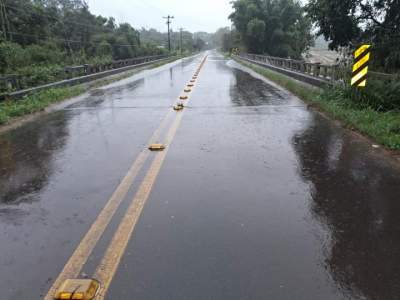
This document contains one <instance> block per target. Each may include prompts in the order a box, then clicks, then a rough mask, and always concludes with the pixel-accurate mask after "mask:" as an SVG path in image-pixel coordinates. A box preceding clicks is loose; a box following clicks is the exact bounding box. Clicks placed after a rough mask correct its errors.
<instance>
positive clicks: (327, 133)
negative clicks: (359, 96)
mask: <svg viewBox="0 0 400 300" xmlns="http://www.w3.org/2000/svg"><path fill="white" fill-rule="evenodd" d="M313 118H314V119H313V122H311V123H310V126H309V127H308V128H307V129H305V130H304V131H302V132H300V133H298V134H297V135H295V136H294V137H293V139H292V144H293V148H294V150H295V153H296V155H297V157H298V162H299V174H300V176H301V177H302V178H303V180H304V181H306V182H308V183H309V184H310V187H311V196H312V201H311V202H310V210H311V214H312V216H313V218H314V219H315V220H316V221H317V222H318V223H320V224H321V225H322V226H323V227H324V228H326V231H327V235H328V236H327V237H325V238H324V239H325V240H323V241H322V243H321V247H324V249H323V250H322V253H324V254H325V261H324V267H325V269H326V270H328V271H329V273H330V276H331V277H332V278H333V280H334V281H335V282H336V284H337V285H338V287H339V289H340V290H342V291H343V292H344V294H347V295H349V299H398V297H399V295H400V284H399V282H400V238H399V236H400V218H399V215H400V202H399V195H400V171H399V169H398V168H396V167H395V166H394V165H393V164H392V163H391V162H390V161H389V159H387V158H385V157H382V156H381V155H373V154H371V153H370V152H371V151H370V145H369V144H368V143H365V140H359V139H357V138H355V137H354V136H353V135H352V134H349V133H347V132H345V131H344V130H342V129H339V128H337V127H336V126H334V125H332V123H331V122H330V121H328V120H326V119H325V118H322V117H320V116H319V115H313Z"/></svg>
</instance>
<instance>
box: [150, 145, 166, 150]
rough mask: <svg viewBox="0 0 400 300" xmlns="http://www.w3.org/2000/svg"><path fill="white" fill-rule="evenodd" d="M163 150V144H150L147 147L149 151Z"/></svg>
mask: <svg viewBox="0 0 400 300" xmlns="http://www.w3.org/2000/svg"><path fill="white" fill-rule="evenodd" d="M164 149H165V145H163V144H151V145H150V146H149V150H150V151H163V150H164Z"/></svg>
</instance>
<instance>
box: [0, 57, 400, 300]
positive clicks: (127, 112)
mask: <svg viewBox="0 0 400 300" xmlns="http://www.w3.org/2000/svg"><path fill="white" fill-rule="evenodd" d="M201 58H202V56H198V57H195V58H191V59H187V60H185V61H183V62H179V63H177V64H173V65H170V66H167V67H163V68H161V69H160V70H158V71H157V70H156V71H151V72H148V73H147V74H145V75H143V76H137V77H133V78H130V79H127V80H124V81H122V82H119V83H117V84H113V85H111V86H109V87H106V88H101V89H96V90H94V91H92V92H91V93H90V94H89V95H87V96H86V97H84V98H83V99H82V101H80V102H77V103H75V104H72V105H70V106H68V107H66V108H65V109H62V110H60V111H58V112H55V113H52V114H49V115H47V116H46V117H43V118H42V119H40V120H38V121H35V122H32V123H29V124H26V125H24V126H23V127H20V128H18V129H16V130H13V131H10V132H8V133H6V134H3V135H1V136H0V279H1V280H0V290H1V291H2V297H4V299H29V300H31V299H41V298H43V297H44V295H45V294H46V293H47V291H48V289H49V287H50V286H51V284H52V282H53V281H54V280H55V278H56V277H57V276H58V274H59V273H60V271H61V269H62V268H63V267H64V265H65V263H66V262H67V260H68V259H69V258H70V256H71V254H72V253H73V251H74V250H75V248H76V247H77V245H78V244H79V242H80V241H81V239H82V237H83V236H84V235H85V233H86V232H87V231H88V230H89V228H90V226H91V224H92V223H93V222H94V220H95V219H96V217H97V216H98V214H99V212H100V211H101V210H102V208H103V207H104V206H105V204H106V202H107V200H108V199H109V198H110V196H111V194H112V193H113V192H114V191H115V189H116V187H117V186H118V184H119V183H120V182H121V180H122V179H123V178H124V176H125V175H126V173H127V171H128V168H129V166H130V165H131V164H132V162H133V161H134V160H135V159H136V157H137V156H138V155H139V153H140V152H141V151H142V150H143V149H145V148H146V147H147V142H148V140H149V138H150V136H151V135H152V133H153V132H154V131H155V130H156V129H157V128H158V127H159V125H160V123H161V120H163V119H164V117H165V115H166V114H167V112H168V111H170V110H171V104H173V103H174V101H175V99H176V98H177V97H178V96H179V95H180V93H181V92H182V88H183V87H184V86H185V84H186V83H187V81H188V80H189V79H190V78H191V76H192V74H193V72H194V71H195V69H196V67H197V66H198V64H199V62H200V61H201ZM148 167H149V166H147V165H146V166H145V168H148ZM145 171H146V170H145ZM142 173H143V174H142ZM142 173H140V174H139V179H138V180H137V182H135V183H134V184H133V185H132V187H131V188H130V190H129V192H128V194H127V196H126V200H124V202H123V203H122V204H121V207H120V208H119V210H118V211H117V213H116V215H115V217H114V218H113V220H112V222H111V223H110V225H109V227H108V228H107V230H106V231H105V233H104V236H103V237H102V239H101V240H100V241H99V243H98V245H97V246H96V248H95V250H94V252H93V253H92V255H91V256H90V258H89V260H88V262H87V264H86V265H85V266H84V268H83V270H82V273H81V275H82V276H85V275H89V276H90V274H92V273H93V271H94V269H95V268H96V267H97V265H98V264H99V261H100V259H101V258H102V256H103V254H104V251H105V249H106V248H107V246H108V244H109V243H110V241H111V239H112V237H113V234H114V232H115V230H116V228H117V226H118V224H119V222H120V221H121V219H122V217H123V216H124V214H125V211H126V209H127V207H128V205H129V201H130V200H131V199H132V198H133V196H134V195H135V193H136V191H137V189H138V186H139V185H140V183H141V180H142V179H143V177H144V172H142ZM399 198H400V169H399V167H398V166H397V165H396V164H395V163H394V162H393V161H392V160H391V159H390V158H388V157H385V156H383V155H382V154H381V153H380V152H379V151H378V150H373V149H372V148H371V146H370V145H369V144H368V143H367V142H366V141H365V140H364V139H361V138H359V137H357V136H355V135H354V134H352V133H350V132H348V131H346V130H343V129H342V128H340V127H338V126H337V125H335V124H333V123H332V122H330V121H329V120H327V119H325V118H324V117H322V116H320V115H319V114H316V113H314V112H311V111H309V110H307V108H306V107H305V105H304V104H303V103H302V102H301V101H299V100H298V99H297V98H295V97H293V96H292V95H290V94H289V93H287V92H285V91H283V90H282V89H281V88H279V87H277V86H276V85H274V84H272V83H269V82H266V81H264V80H261V79H260V78H259V76H257V75H255V74H253V73H252V72H249V71H248V70H246V69H244V68H243V67H241V66H239V65H238V64H236V63H234V62H231V61H230V62H228V61H226V60H224V59H222V57H221V56H220V55H218V54H216V53H214V52H212V53H210V56H209V59H208V61H207V62H206V64H205V65H204V68H203V70H202V72H201V74H200V76H199V80H198V82H197V83H196V87H195V90H194V91H193V94H192V95H191V100H190V103H189V104H188V107H187V108H186V109H185V115H184V117H183V119H182V124H181V126H180V128H179V130H178V132H177V135H176V137H175V139H174V141H173V143H172V144H171V145H170V147H169V151H168V154H167V156H166V160H165V163H164V165H163V166H162V169H161V172H160V174H159V176H158V177H157V180H156V182H155V185H154V186H153V189H152V192H151V194H150V197H149V199H148V201H147V203H146V206H145V207H144V210H143V213H142V215H141V217H140V219H139V223H138V224H137V226H136V228H135V231H134V234H133V237H132V239H131V240H130V241H129V244H128V246H127V249H126V251H125V254H124V256H123V257H122V261H121V264H120V266H119V268H118V270H117V272H116V274H115V277H114V280H113V281H112V283H111V286H110V290H109V293H108V296H107V298H106V299H137V300H141V299H143V300H150V299H154V300H155V299H174V300H176V299H385V300H386V299H398V298H399V295H400V264H399V261H400V218H399V217H398V216H399V215H400V202H399V201H398V199H399ZM38 274H40V275H38ZM32 295H34V296H32ZM2 297H1V298H2Z"/></svg>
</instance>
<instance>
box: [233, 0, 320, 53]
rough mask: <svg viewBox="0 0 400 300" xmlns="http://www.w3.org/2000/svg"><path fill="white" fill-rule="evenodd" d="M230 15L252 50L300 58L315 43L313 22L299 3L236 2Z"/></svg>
mask: <svg viewBox="0 0 400 300" xmlns="http://www.w3.org/2000/svg"><path fill="white" fill-rule="evenodd" d="M232 6H233V10H234V11H233V13H232V14H231V15H230V16H229V18H230V19H231V20H232V22H233V24H234V25H235V28H236V29H237V31H238V32H239V34H240V37H241V40H242V41H243V43H244V46H245V47H246V48H247V50H248V51H250V52H254V53H267V54H269V55H274V56H280V57H293V58H300V57H301V55H302V53H303V52H304V51H305V50H307V48H308V47H309V46H310V45H311V44H312V41H313V39H312V35H311V33H310V32H311V21H310V20H309V18H308V17H307V16H306V15H305V11H304V8H303V7H302V6H301V5H300V3H299V2H297V1H295V0H235V1H233V2H232Z"/></svg>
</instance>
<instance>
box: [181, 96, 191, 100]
mask: <svg viewBox="0 0 400 300" xmlns="http://www.w3.org/2000/svg"><path fill="white" fill-rule="evenodd" d="M188 98H189V97H188V96H180V97H179V99H181V100H187V99H188Z"/></svg>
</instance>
